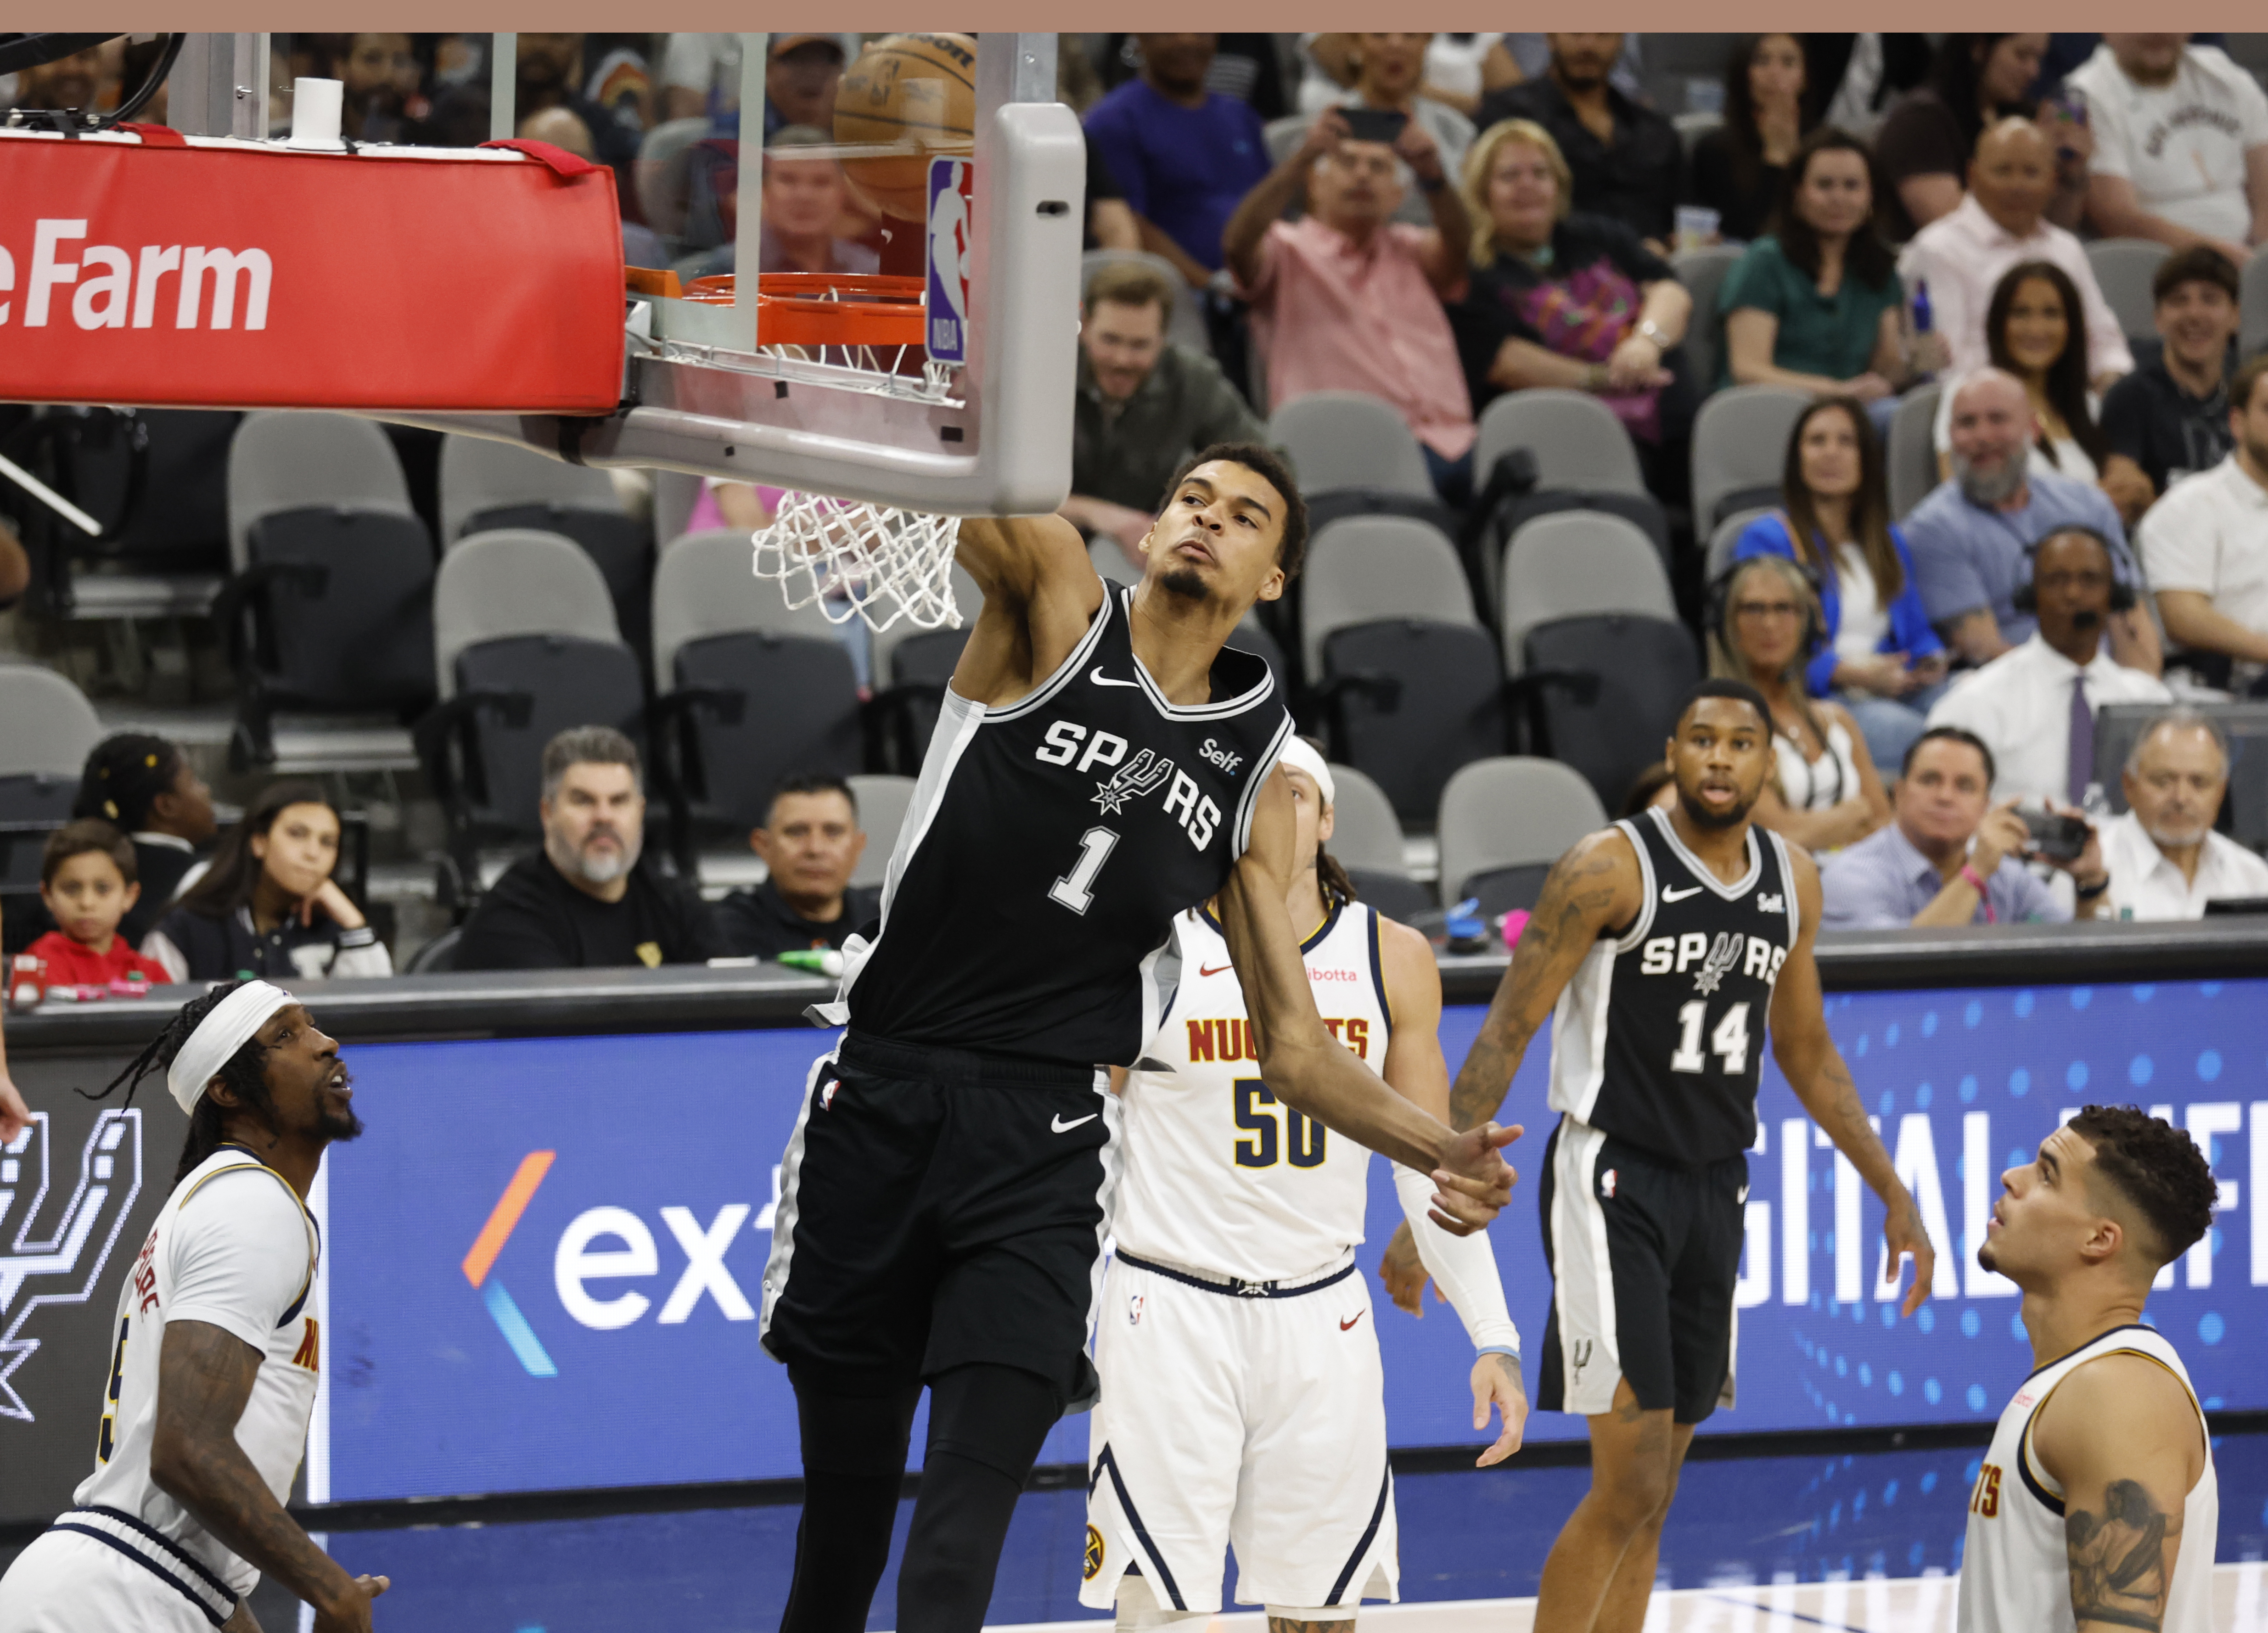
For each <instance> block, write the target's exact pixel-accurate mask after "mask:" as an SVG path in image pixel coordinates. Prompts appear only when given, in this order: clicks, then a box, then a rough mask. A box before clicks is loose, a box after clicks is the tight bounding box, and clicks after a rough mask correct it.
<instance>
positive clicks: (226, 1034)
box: [166, 981, 298, 1112]
mask: <svg viewBox="0 0 2268 1633" xmlns="http://www.w3.org/2000/svg"><path fill="white" fill-rule="evenodd" d="M297 1002H298V999H296V998H294V997H292V996H291V994H290V993H288V992H286V991H284V989H283V988H281V987H276V986H270V985H269V983H268V982H264V981H247V982H245V983H244V984H243V985H242V986H240V987H239V988H238V989H236V990H235V991H233V992H232V993H230V994H229V995H228V996H227V997H225V998H223V999H222V1000H221V1001H220V1002H219V1003H217V1004H214V1005H213V1006H212V1012H211V1013H210V1014H209V1015H207V1016H206V1017H205V1018H204V1019H203V1020H201V1021H199V1022H198V1023H197V1029H196V1030H195V1032H192V1033H189V1041H188V1042H187V1043H184V1044H183V1045H181V1052H180V1054H178V1055H176V1056H173V1064H172V1065H170V1066H168V1067H166V1088H167V1089H169V1090H171V1091H172V1092H173V1099H174V1100H176V1101H178V1102H179V1103H180V1107H181V1109H182V1110H183V1111H185V1112H194V1111H195V1110H196V1108H197V1102H198V1101H199V1100H202V1099H203V1098H204V1092H205V1085H207V1084H209V1083H210V1082H211V1081H212V1080H213V1079H214V1078H216V1077H217V1076H219V1075H220V1069H221V1068H222V1067H223V1066H225V1065H227V1064H228V1063H229V1059H230V1057H231V1056H233V1055H234V1054H235V1053H236V1052H237V1050H239V1049H240V1048H243V1047H244V1046H245V1043H246V1041H247V1040H248V1039H250V1038H251V1037H252V1036H253V1035H254V1033H257V1032H258V1031H259V1030H260V1029H261V1027H262V1026H266V1025H267V1024H268V1018H269V1016H270V1015H273V1014H274V1013H275V1012H276V1011H277V1010H280V1009H282V1008H283V1007H284V1005H285V1004H295V1003H297Z"/></svg>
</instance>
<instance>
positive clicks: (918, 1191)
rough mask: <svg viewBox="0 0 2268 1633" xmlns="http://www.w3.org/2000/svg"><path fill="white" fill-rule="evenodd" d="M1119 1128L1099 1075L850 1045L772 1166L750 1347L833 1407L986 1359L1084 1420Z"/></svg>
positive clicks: (825, 1068)
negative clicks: (757, 1333) (766, 1256)
mask: <svg viewBox="0 0 2268 1633" xmlns="http://www.w3.org/2000/svg"><path fill="white" fill-rule="evenodd" d="M1118 1119H1119V1108H1118V1100H1117V1097H1116V1095H1114V1094H1112V1093H1111V1092H1110V1081H1109V1077H1108V1073H1106V1072H1103V1071H1101V1070H1092V1069H1086V1068H1079V1067H1071V1066H1064V1065H1058V1064H1055V1063H1047V1062H1039V1061H1008V1060H999V1059H995V1058H990V1057H984V1056H976V1055H971V1054H967V1053H964V1052H962V1051H960V1050H954V1049H936V1048H913V1047H909V1046H906V1045H902V1044H895V1043H891V1042H887V1041H882V1040H879V1039H874V1038H870V1037H865V1036H862V1035H860V1034H858V1033H851V1034H849V1035H846V1036H845V1037H844V1039H843V1042H842V1045H841V1047H840V1048H838V1049H837V1050H836V1053H835V1054H833V1055H830V1056H822V1057H821V1059H820V1060H819V1062H818V1063H816V1064H815V1065H814V1068H813V1070H812V1077H811V1084H810V1086H809V1088H808V1090H807V1092H806V1097H805V1100H804V1106H803V1110H802V1112H801V1114H799V1117H798V1118H797V1121H796V1125H795V1132H794V1133H793V1134H792V1136H790V1137H789V1140H788V1146H787V1155H786V1157H785V1159H784V1161H783V1163H782V1165H781V1174H780V1200H779V1206H778V1208H777V1211H776V1213H775V1215H774V1217H773V1226H772V1252H771V1258H770V1262H769V1263H767V1264H766V1266H765V1268H764V1308H763V1329H762V1330H763V1342H764V1347H765V1348H766V1349H767V1350H770V1352H771V1353H772V1354H773V1355H774V1356H775V1357H777V1358H778V1359H780V1360H782V1361H784V1362H786V1363H787V1365H788V1367H789V1370H790V1373H791V1375H792V1377H793V1378H794V1379H796V1380H797V1381H798V1382H799V1383H804V1382H809V1383H811V1384H814V1385H815V1386H816V1387H820V1388H821V1389H823V1390H825V1391H827V1392H828V1393H831V1394H891V1393H895V1392H896V1391H898V1390H901V1389H903V1388H906V1387H909V1386H913V1385H917V1384H919V1383H921V1382H923V1381H924V1380H926V1379H932V1378H935V1377H936V1376H938V1375H939V1373H941V1372H947V1371H949V1370H951V1369H952V1368H954V1367H956V1366H963V1365H968V1364H970V1363H972V1362H990V1363H996V1364H998V1365H1005V1366H1014V1367H1020V1368H1022V1369H1023V1370H1024V1371H1026V1372H1034V1373H1036V1374H1038V1375H1039V1376H1040V1377H1042V1378H1044V1379H1047V1380H1048V1382H1049V1384H1050V1385H1052V1386H1053V1387H1054V1388H1055V1389H1056V1391H1057V1394H1058V1395H1060V1396H1061V1398H1062V1400H1063V1401H1064V1405H1065V1407H1066V1409H1070V1410H1073V1411H1079V1410H1084V1409H1086V1408H1087V1407H1089V1406H1092V1405H1093V1404H1094V1397H1095V1394H1096V1393H1097V1384H1096V1378H1095V1372H1094V1364H1093V1363H1092V1362H1091V1361H1090V1360H1089V1359H1088V1358H1087V1353H1086V1350H1087V1342H1088V1339H1089V1338H1090V1336H1091V1335H1092V1333H1093V1323H1094V1307H1095V1299H1096V1298H1097V1297H1098V1296H1099V1293H1100V1289H1101V1276H1102V1244H1103V1240H1104V1239H1105V1237H1106V1236H1107V1235H1108V1229H1109V1217H1108V1207H1109V1203H1110V1200H1111V1193H1112V1191H1113V1189H1114V1188H1115V1187H1116V1182H1117V1178H1118V1170H1119V1151H1120V1136H1119V1133H1118Z"/></svg>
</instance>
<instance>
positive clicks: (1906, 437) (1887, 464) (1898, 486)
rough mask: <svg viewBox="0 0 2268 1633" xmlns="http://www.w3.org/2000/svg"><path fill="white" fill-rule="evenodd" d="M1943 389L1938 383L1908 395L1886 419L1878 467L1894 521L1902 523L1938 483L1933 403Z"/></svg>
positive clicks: (1935, 403)
mask: <svg viewBox="0 0 2268 1633" xmlns="http://www.w3.org/2000/svg"><path fill="white" fill-rule="evenodd" d="M1944 390H1945V386H1944V384H1943V382H1941V381H1940V382H1938V383H1936V384H1933V385H1928V386H1922V387H1920V388H1919V389H1918V390H1916V391H1911V392H1908V393H1907V394H1905V395H1904V397H1902V398H1900V399H1899V400H1898V406H1897V411H1896V413H1894V414H1892V415H1891V416H1890V434H1889V449H1888V451H1887V452H1885V454H1884V456H1883V461H1882V464H1883V474H1884V475H1885V476H1886V477H1887V478H1888V479H1889V489H1890V517H1891V519H1892V520H1894V521H1896V520H1903V519H1904V518H1905V516H1906V513H1907V512H1908V511H1911V510H1912V509H1913V507H1914V506H1915V505H1917V504H1920V503H1921V502H1922V501H1923V500H1924V499H1926V498H1927V497H1929V490H1930V489H1933V488H1934V487H1936V486H1937V484H1938V480H1939V479H1938V474H1937V403H1938V399H1939V397H1940V395H1941V394H1943V392H1944Z"/></svg>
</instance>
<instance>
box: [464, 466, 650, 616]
mask: <svg viewBox="0 0 2268 1633" xmlns="http://www.w3.org/2000/svg"><path fill="white" fill-rule="evenodd" d="M505 527H534V528H537V529H539V530H541V531H542V532H545V533H558V534H560V535H562V536H563V537H564V538H568V539H571V540H573V541H575V542H576V543H577V544H578V545H580V546H581V547H582V548H583V550H584V552H585V554H586V555H589V556H590V558H591V559H592V560H593V562H595V563H598V568H599V571H600V575H601V576H602V577H604V578H605V579H606V581H607V593H608V595H610V596H611V597H613V599H614V603H615V625H616V627H617V628H619V629H621V630H622V633H623V635H624V636H626V637H628V638H629V640H630V644H631V645H632V646H633V647H637V646H640V645H642V644H644V640H645V637H646V633H647V631H648V629H650V628H651V626H652V614H651V612H650V611H649V609H648V598H649V595H650V592H651V590H652V582H653V548H652V541H651V539H650V537H649V535H648V534H647V532H646V529H645V525H644V523H643V522H642V521H640V520H639V519H637V517H634V516H632V515H630V513H629V512H628V511H625V510H624V509H623V508H622V498H621V497H620V496H619V495H618V494H616V492H615V484H614V482H613V479H612V478H610V477H609V476H608V474H607V473H606V472H604V471H602V470H598V469H594V468H593V467H589V466H583V465H569V464H568V463H566V462H565V461H564V460H548V459H546V458H544V457H543V456H542V455H541V454H540V453H537V452H534V450H532V449H529V448H524V447H521V446H519V445H517V444H514V443H506V442H493V441H491V440H490V439H489V438H485V437H447V438H443V439H442V443H441V548H443V549H444V550H446V549H447V548H449V547H450V546H452V545H453V544H455V543H456V541H458V540H460V539H461V538H463V537H464V536H465V535H466V534H468V533H489V532H492V531H494V530H496V529H497V528H505Z"/></svg>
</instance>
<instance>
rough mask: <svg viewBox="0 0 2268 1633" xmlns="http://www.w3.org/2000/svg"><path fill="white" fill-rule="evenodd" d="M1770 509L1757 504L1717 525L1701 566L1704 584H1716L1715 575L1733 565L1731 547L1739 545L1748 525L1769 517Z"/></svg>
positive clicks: (1710, 536)
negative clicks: (1757, 519)
mask: <svg viewBox="0 0 2268 1633" xmlns="http://www.w3.org/2000/svg"><path fill="white" fill-rule="evenodd" d="M1772 509H1773V507H1772V506H1771V505H1769V504H1759V505H1756V506H1755V507H1754V508H1752V509H1749V510H1745V511H1734V512H1733V513H1732V514H1731V515H1730V516H1727V518H1726V519H1724V520H1723V521H1721V522H1719V523H1718V524H1717V531H1716V532H1714V533H1711V534H1710V535H1709V554H1708V555H1707V556H1706V557H1705V561H1704V565H1703V570H1704V572H1705V575H1706V577H1705V578H1704V580H1703V582H1704V583H1706V584H1714V583H1716V582H1717V575H1718V574H1719V573H1721V572H1723V571H1724V570H1726V569H1727V568H1728V567H1730V566H1731V565H1732V564H1733V547H1734V546H1735V545H1737V544H1738V543H1740V541H1741V534H1742V533H1744V532H1746V531H1747V530H1748V526H1749V523H1750V522H1752V521H1754V520H1756V518H1758V517H1759V516H1769V515H1771V513H1772Z"/></svg>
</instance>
